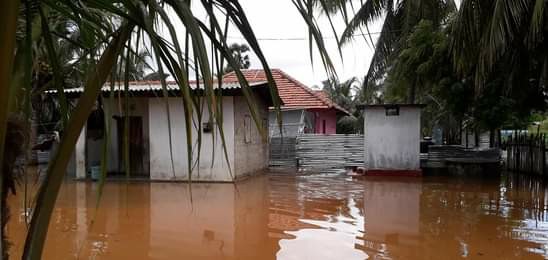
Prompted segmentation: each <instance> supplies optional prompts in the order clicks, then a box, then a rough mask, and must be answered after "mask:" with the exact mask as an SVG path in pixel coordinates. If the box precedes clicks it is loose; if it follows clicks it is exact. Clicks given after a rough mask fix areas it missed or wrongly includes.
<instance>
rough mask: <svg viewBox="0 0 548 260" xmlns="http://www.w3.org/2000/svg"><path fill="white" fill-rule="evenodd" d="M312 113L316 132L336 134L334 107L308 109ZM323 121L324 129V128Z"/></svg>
mask: <svg viewBox="0 0 548 260" xmlns="http://www.w3.org/2000/svg"><path fill="white" fill-rule="evenodd" d="M309 111H310V112H312V113H313V115H314V118H315V121H316V126H315V132H314V133H316V134H336V133H337V111H336V110H335V109H310V110H309ZM324 121H325V129H324Z"/></svg>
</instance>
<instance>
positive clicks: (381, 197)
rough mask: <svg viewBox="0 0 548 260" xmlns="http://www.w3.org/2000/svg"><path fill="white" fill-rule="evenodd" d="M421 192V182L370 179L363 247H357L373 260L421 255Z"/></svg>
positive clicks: (367, 188)
mask: <svg viewBox="0 0 548 260" xmlns="http://www.w3.org/2000/svg"><path fill="white" fill-rule="evenodd" d="M372 178H374V177H372ZM421 192H422V182H421V181H420V180H414V179H410V180H409V181H398V180H390V181H387V180H386V178H384V179H379V180H378V181H377V180H375V179H368V180H367V181H366V182H365V188H364V211H365V235H364V236H363V245H356V246H357V247H358V248H360V249H362V250H364V251H366V252H367V254H368V255H370V256H371V257H372V258H373V259H377V257H390V256H393V255H396V256H401V255H408V256H413V255H414V256H416V257H418V256H420V255H418V254H419V253H420V252H418V251H417V250H415V248H416V247H417V246H418V245H419V235H420V234H419V231H420V229H419V228H420V196H421ZM396 251H400V252H396ZM401 251H408V252H401Z"/></svg>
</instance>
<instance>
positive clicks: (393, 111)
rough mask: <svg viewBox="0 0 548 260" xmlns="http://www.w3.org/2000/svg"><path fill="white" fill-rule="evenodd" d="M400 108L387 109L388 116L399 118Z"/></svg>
mask: <svg viewBox="0 0 548 260" xmlns="http://www.w3.org/2000/svg"><path fill="white" fill-rule="evenodd" d="M399 115H400V108H399V107H386V116H399Z"/></svg>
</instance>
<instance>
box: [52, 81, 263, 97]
mask: <svg viewBox="0 0 548 260" xmlns="http://www.w3.org/2000/svg"><path fill="white" fill-rule="evenodd" d="M266 83H267V82H266V81H261V82H250V83H249V86H250V87H253V86H259V85H263V84H266ZM190 87H191V88H192V89H204V85H203V84H200V85H197V84H196V83H193V84H191V85H190ZM213 88H215V89H216V88H218V85H217V84H214V85H213ZM239 88H240V84H239V83H236V82H232V83H223V85H222V89H239ZM124 90H125V87H124V85H123V84H122V85H119V84H116V85H115V86H114V91H115V92H118V91H124ZM162 90H163V87H162V84H159V83H158V82H156V81H152V82H150V83H147V82H146V81H142V82H134V83H131V84H130V85H129V91H130V92H147V91H162ZM167 90H168V91H171V90H179V85H177V84H175V83H174V82H169V83H168V84H167ZM64 91H65V93H83V92H84V88H83V87H78V88H67V89H65V90H64ZM101 91H103V92H110V91H111V86H110V85H105V86H103V88H101ZM46 93H49V94H53V93H57V90H48V91H46Z"/></svg>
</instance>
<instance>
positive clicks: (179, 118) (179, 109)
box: [149, 97, 234, 181]
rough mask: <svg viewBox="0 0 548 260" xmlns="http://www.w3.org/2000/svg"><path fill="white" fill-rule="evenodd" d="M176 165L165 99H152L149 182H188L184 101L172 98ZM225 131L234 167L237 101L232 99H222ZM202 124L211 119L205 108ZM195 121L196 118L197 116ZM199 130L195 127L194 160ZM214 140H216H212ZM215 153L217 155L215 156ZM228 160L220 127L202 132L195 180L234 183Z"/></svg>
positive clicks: (171, 107) (150, 101) (230, 158)
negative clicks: (218, 129)
mask: <svg viewBox="0 0 548 260" xmlns="http://www.w3.org/2000/svg"><path fill="white" fill-rule="evenodd" d="M168 100H169V101H168V104H169V112H170V122H171V139H172V153H173V166H174V167H172V160H171V158H172V157H171V153H170V142H169V139H170V138H169V128H168V125H169V124H168V114H167V109H166V102H165V100H164V99H163V98H151V99H149V133H150V179H151V180H189V174H188V153H187V145H186V143H187V141H186V130H185V120H184V108H183V103H182V99H181V98H178V97H174V98H169V99H168ZM222 103H223V130H224V136H225V141H226V143H225V144H226V148H227V150H226V152H227V153H228V161H229V162H230V165H234V102H233V97H223V102H222ZM203 111H204V113H203V115H202V122H203V123H205V122H207V121H208V119H209V113H208V112H207V106H206V107H204V110H203ZM194 118H195V119H196V116H195V117H194ZM197 136H198V133H197V129H196V127H195V126H194V125H193V126H192V143H193V147H194V149H193V153H194V155H193V161H194V163H195V161H196V159H197V155H198V149H197V146H196V145H197ZM213 137H215V138H213ZM213 152H214V153H213ZM228 169H229V168H228V163H227V161H226V159H225V155H224V150H223V145H222V141H221V135H220V134H219V132H218V131H217V126H216V125H214V126H213V133H202V146H201V153H200V163H199V164H198V165H197V166H196V167H195V168H194V170H193V172H192V175H191V176H192V180H193V181H232V178H231V176H230V172H229V170H228Z"/></svg>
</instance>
